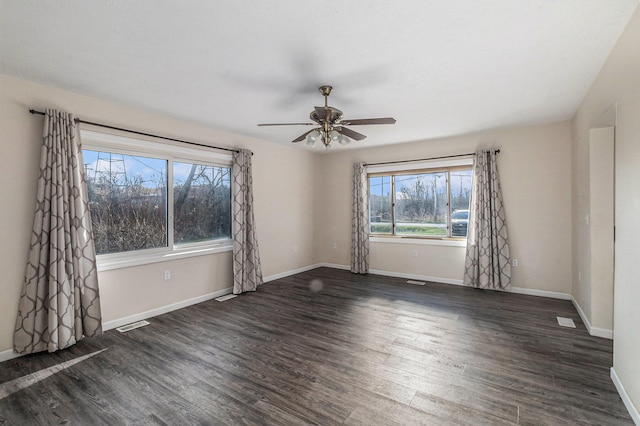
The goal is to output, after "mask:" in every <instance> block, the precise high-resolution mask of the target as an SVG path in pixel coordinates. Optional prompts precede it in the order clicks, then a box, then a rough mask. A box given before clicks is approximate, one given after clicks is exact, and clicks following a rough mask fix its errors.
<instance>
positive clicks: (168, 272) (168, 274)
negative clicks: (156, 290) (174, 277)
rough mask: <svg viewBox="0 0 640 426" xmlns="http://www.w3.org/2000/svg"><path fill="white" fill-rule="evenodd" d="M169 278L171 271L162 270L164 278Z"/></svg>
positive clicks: (166, 279)
mask: <svg viewBox="0 0 640 426" xmlns="http://www.w3.org/2000/svg"><path fill="white" fill-rule="evenodd" d="M170 279H171V271H164V280H165V281H169V280H170Z"/></svg>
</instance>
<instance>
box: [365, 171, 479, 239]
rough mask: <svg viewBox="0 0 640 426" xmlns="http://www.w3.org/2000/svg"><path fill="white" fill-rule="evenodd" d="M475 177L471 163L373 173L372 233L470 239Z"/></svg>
mask: <svg viewBox="0 0 640 426" xmlns="http://www.w3.org/2000/svg"><path fill="white" fill-rule="evenodd" d="M458 163H459V161H458ZM467 163H468V162H467ZM414 167H415V166H414ZM374 170H375V169H374ZM471 177H472V170H471V165H470V164H468V165H467V164H464V165H453V166H438V167H431V168H421V169H419V170H385V171H380V172H375V171H372V172H370V173H369V214H370V221H369V222H370V231H371V234H374V235H393V236H401V237H426V238H447V237H454V238H459V237H462V238H466V236H467V223H468V219H469V217H468V216H469V200H470V196H471Z"/></svg>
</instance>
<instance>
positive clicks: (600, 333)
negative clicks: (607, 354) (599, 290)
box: [571, 296, 613, 340]
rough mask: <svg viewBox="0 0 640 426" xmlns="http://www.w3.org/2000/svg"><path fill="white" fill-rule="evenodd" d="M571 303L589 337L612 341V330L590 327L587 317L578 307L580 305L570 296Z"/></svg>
mask: <svg viewBox="0 0 640 426" xmlns="http://www.w3.org/2000/svg"><path fill="white" fill-rule="evenodd" d="M571 302H572V303H573V306H575V308H576V311H578V315H580V319H582V322H583V323H584V326H585V327H586V328H587V331H588V332H589V334H590V335H592V336H595V337H602V338H604V339H610V340H612V339H613V330H608V329H606V328H598V327H592V326H591V323H590V322H589V319H588V318H587V315H585V313H584V311H583V310H582V308H581V307H580V304H579V303H578V301H577V300H576V299H575V298H574V297H573V296H571Z"/></svg>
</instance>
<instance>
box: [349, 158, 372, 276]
mask: <svg viewBox="0 0 640 426" xmlns="http://www.w3.org/2000/svg"><path fill="white" fill-rule="evenodd" d="M351 272H353V273H354V274H366V273H368V272H369V185H368V182H367V170H366V168H365V165H364V163H356V164H354V165H353V217H352V227H351Z"/></svg>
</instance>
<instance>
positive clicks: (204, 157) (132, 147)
mask: <svg viewBox="0 0 640 426" xmlns="http://www.w3.org/2000/svg"><path fill="white" fill-rule="evenodd" d="M80 140H81V142H82V149H83V150H84V149H87V150H93V151H102V152H111V153H117V154H124V155H135V156H146V157H152V158H156V159H160V160H166V161H167V176H166V179H167V182H166V185H167V246H166V247H158V248H149V249H142V250H132V251H126V252H120V253H108V254H99V255H97V256H96V261H97V268H98V271H107V270H112V269H120V268H127V267H131V266H138V265H145V264H150V263H157V262H164V261H167V260H175V259H182V258H187V257H193V256H202V255H207V254H213V253H221V252H228V251H231V250H232V249H233V240H232V235H233V226H232V229H231V234H232V235H231V236H230V237H229V238H220V239H215V240H209V241H198V242H192V243H183V244H175V242H174V223H173V220H174V212H173V201H174V196H173V162H183V163H184V162H187V163H195V164H201V165H205V166H215V167H223V168H229V169H230V168H231V164H232V156H231V154H229V153H221V152H218V151H209V150H205V149H197V148H191V147H183V146H177V145H173V144H168V143H165V142H156V141H153V140H149V139H141V138H133V137H130V136H120V135H113V134H109V133H102V132H96V131H93V130H87V129H82V128H81V129H80ZM212 149H214V148H212ZM232 205H233V203H231V208H232ZM230 214H231V215H232V216H231V217H233V212H230ZM232 225H233V223H232Z"/></svg>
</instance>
